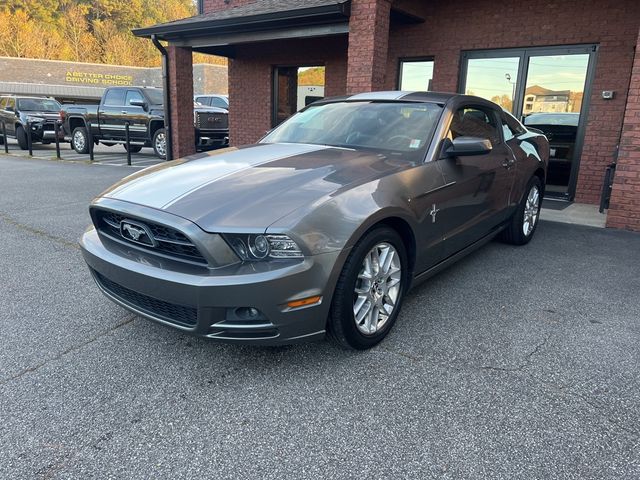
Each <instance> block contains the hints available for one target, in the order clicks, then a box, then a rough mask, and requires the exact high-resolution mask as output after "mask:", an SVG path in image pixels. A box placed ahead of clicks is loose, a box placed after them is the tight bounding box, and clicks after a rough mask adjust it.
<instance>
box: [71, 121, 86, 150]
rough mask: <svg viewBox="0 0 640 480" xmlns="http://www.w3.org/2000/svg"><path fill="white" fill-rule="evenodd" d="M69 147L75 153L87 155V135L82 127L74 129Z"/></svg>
mask: <svg viewBox="0 0 640 480" xmlns="http://www.w3.org/2000/svg"><path fill="white" fill-rule="evenodd" d="M71 146H72V147H73V149H74V150H75V151H76V152H77V153H89V135H88V134H87V129H86V128H84V127H76V128H74V129H73V133H72V134H71Z"/></svg>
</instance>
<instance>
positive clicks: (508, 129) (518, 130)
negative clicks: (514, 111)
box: [501, 111, 526, 140]
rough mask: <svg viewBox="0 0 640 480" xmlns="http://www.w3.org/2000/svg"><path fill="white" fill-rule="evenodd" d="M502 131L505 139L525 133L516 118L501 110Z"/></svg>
mask: <svg viewBox="0 0 640 480" xmlns="http://www.w3.org/2000/svg"><path fill="white" fill-rule="evenodd" d="M501 119H502V133H503V134H504V139H505V140H511V139H512V138H513V137H517V136H518V135H521V134H523V133H525V131H526V130H525V128H524V127H523V126H522V124H521V123H520V122H519V121H518V120H516V118H515V117H514V116H513V115H511V114H510V113H508V112H506V111H505V112H502V114H501Z"/></svg>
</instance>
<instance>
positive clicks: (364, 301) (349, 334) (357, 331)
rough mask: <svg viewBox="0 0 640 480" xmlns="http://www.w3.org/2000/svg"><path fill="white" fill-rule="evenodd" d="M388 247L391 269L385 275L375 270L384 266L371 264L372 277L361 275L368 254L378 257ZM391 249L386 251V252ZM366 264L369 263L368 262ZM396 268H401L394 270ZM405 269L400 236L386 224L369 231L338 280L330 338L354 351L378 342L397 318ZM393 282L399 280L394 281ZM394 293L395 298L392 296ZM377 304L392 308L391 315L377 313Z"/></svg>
mask: <svg viewBox="0 0 640 480" xmlns="http://www.w3.org/2000/svg"><path fill="white" fill-rule="evenodd" d="M388 247H391V249H392V250H393V251H394V252H395V254H394V256H393V257H391V260H389V261H388V263H389V267H390V268H389V269H387V272H386V274H382V275H381V276H378V272H381V271H382V272H384V270H385V269H384V267H383V269H382V270H381V271H380V270H378V272H376V268H375V267H373V268H371V270H372V271H373V275H374V277H373V279H370V280H369V279H367V278H364V277H363V274H365V273H366V270H367V267H366V264H367V263H366V259H367V257H368V258H369V259H371V255H372V254H373V252H377V254H378V258H380V256H382V255H384V249H385V248H388ZM391 249H390V250H387V254H386V255H388V254H389V253H388V252H390V251H391ZM385 258H387V257H386V256H385ZM383 263H385V262H384V259H383ZM369 264H370V265H371V262H369ZM397 268H399V269H400V270H399V271H397V270H396V269H397ZM394 270H395V271H394ZM389 272H393V273H389ZM408 272H409V268H408V261H407V253H406V249H405V246H404V243H403V242H402V238H400V235H398V233H397V232H396V231H395V230H393V229H391V228H389V227H379V228H375V229H373V230H371V231H369V233H367V234H366V235H365V236H364V237H362V239H360V241H358V243H357V244H356V245H355V246H354V247H353V250H352V251H351V253H350V255H349V257H348V258H347V261H346V262H345V264H344V267H343V269H342V273H341V274H340V277H339V279H338V283H337V285H336V290H335V292H334V294H333V300H332V302H331V310H330V313H329V320H328V325H327V331H328V334H329V336H330V338H331V339H332V340H334V341H335V342H337V343H338V344H339V345H341V346H343V347H346V348H352V349H356V350H365V349H367V348H371V347H373V346H374V345H376V344H377V343H379V342H380V341H381V340H382V339H383V338H384V337H386V335H387V334H388V333H389V331H390V330H391V327H393V324H394V323H395V321H396V318H398V314H399V312H400V308H401V307H402V300H403V298H404V294H405V291H406V289H407V287H408V284H409V276H408ZM380 277H382V278H380ZM384 277H387V281H386V282H385V281H384V280H383V281H381V282H379V283H378V282H374V280H375V279H378V280H382V279H383V278H384ZM396 281H399V282H398V283H394V282H396ZM376 287H377V288H376ZM394 295H395V298H392V297H393V296H394ZM390 299H393V304H394V306H391V305H389V304H388V303H386V302H388V301H389V300H390ZM376 305H382V306H383V308H385V307H386V308H385V310H387V311H388V308H389V307H391V310H390V314H387V315H380V314H379V313H378V312H379V311H380V309H377V306H376ZM367 306H368V307H369V308H367ZM356 309H358V310H357V315H356V313H355V312H356ZM363 313H364V315H363ZM368 313H370V315H369V314H368ZM359 317H361V319H360V321H358V318H359ZM367 330H368V331H367Z"/></svg>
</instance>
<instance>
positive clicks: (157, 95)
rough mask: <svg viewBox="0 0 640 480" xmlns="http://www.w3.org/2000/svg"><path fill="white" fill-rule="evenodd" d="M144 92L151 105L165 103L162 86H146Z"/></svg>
mask: <svg viewBox="0 0 640 480" xmlns="http://www.w3.org/2000/svg"><path fill="white" fill-rule="evenodd" d="M144 93H145V94H146V95H147V98H148V99H149V102H150V103H151V105H163V104H164V93H163V91H162V89H161V88H145V90H144Z"/></svg>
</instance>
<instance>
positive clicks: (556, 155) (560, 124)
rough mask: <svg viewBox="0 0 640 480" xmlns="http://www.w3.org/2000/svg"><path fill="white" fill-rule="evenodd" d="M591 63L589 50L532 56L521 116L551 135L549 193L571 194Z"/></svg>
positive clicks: (526, 122) (551, 194)
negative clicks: (588, 71) (572, 176)
mask: <svg viewBox="0 0 640 480" xmlns="http://www.w3.org/2000/svg"><path fill="white" fill-rule="evenodd" d="M588 67H589V54H587V53H581V54H571V55H531V56H529V57H528V68H527V77H526V82H525V90H524V98H523V99H522V103H521V112H522V115H521V116H522V118H523V121H524V124H525V125H526V126H528V127H533V128H537V129H538V130H542V131H543V132H544V134H545V135H546V136H547V138H548V139H549V147H550V158H549V174H548V175H547V188H546V191H547V194H548V195H549V196H558V197H569V185H570V184H571V174H572V172H573V170H574V168H573V164H574V162H575V163H577V162H579V157H578V156H577V155H576V146H577V143H578V127H579V126H580V123H581V120H582V119H581V117H582V116H583V115H582V114H581V111H582V104H583V99H584V90H585V86H586V83H587V70H588Z"/></svg>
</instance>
